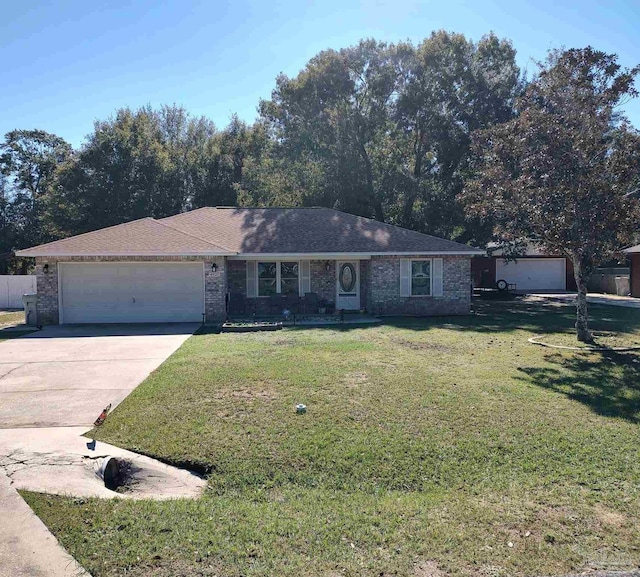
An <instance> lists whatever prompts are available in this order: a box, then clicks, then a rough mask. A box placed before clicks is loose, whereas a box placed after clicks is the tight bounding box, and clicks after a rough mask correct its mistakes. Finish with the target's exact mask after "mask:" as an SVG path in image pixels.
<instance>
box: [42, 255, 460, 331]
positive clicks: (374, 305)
mask: <svg viewBox="0 0 640 577" xmlns="http://www.w3.org/2000/svg"><path fill="white" fill-rule="evenodd" d="M402 258H411V257H402ZM416 258H420V257H416ZM158 261H170V262H204V270H205V313H206V320H207V322H217V321H220V320H223V319H224V318H225V317H226V298H227V293H228V292H234V293H239V294H242V295H246V264H245V261H230V260H227V259H225V258H223V257H220V258H215V259H213V258H211V257H198V256H190V257H64V258H60V259H55V258H46V257H38V258H37V259H36V280H37V287H38V289H37V290H38V305H37V307H38V324H42V325H49V324H58V322H59V310H58V262H158ZM214 261H215V263H216V265H217V268H216V271H215V272H214V271H212V270H211V265H212V263H213V262H214ZM45 263H46V264H48V265H49V271H48V272H47V273H46V274H45V273H44V272H43V266H44V264H45ZM326 263H327V261H325V260H312V261H311V266H310V269H311V292H315V293H317V294H318V297H319V298H320V299H325V300H328V301H331V302H333V303H335V300H336V263H335V261H333V260H330V261H329V270H327V268H326ZM470 283H471V268H470V258H469V257H463V256H443V292H444V295H443V296H442V297H401V296H400V257H397V256H389V257H387V256H383V257H372V258H371V260H362V261H360V295H361V297H360V298H361V300H360V302H361V307H363V308H366V310H367V311H368V312H370V313H373V314H376V315H444V314H468V313H469V309H470V304H471V295H470ZM255 301H256V302H255V305H256V307H257V309H256V311H257V312H258V313H259V312H260V304H259V303H260V301H261V299H255Z"/></svg>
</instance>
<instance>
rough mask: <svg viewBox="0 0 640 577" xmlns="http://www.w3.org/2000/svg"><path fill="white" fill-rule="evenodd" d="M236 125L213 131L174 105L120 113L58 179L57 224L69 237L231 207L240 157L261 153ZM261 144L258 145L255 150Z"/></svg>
mask: <svg viewBox="0 0 640 577" xmlns="http://www.w3.org/2000/svg"><path fill="white" fill-rule="evenodd" d="M253 136H254V132H253V130H252V129H251V128H250V127H248V126H247V125H246V124H245V123H243V122H241V121H240V120H238V119H237V118H235V117H234V118H232V120H231V123H230V124H229V126H228V127H227V128H226V129H225V130H223V131H218V130H217V129H216V127H215V125H214V124H213V122H211V121H210V120H208V119H206V118H204V117H198V118H194V117H191V116H190V115H189V114H188V113H187V111H186V110H184V109H183V108H181V107H178V106H163V107H161V108H160V109H158V110H154V109H152V108H151V107H149V106H146V107H143V108H140V109H138V110H135V111H133V110H131V109H129V108H124V109H120V110H118V111H117V112H116V114H115V116H114V117H112V118H109V119H107V120H105V121H98V122H96V123H95V129H94V132H93V133H92V134H91V135H89V137H88V139H87V142H86V143H85V144H84V146H83V147H82V149H81V150H80V152H79V153H78V155H77V158H76V159H75V161H74V162H72V163H67V164H66V165H65V166H64V167H62V168H61V170H60V171H59V174H58V178H57V180H56V187H55V191H56V192H55V197H56V206H57V210H56V212H55V222H56V225H57V226H58V228H59V229H60V230H61V231H65V233H66V234H77V233H79V232H86V231H88V230H95V229H98V228H102V227H105V226H110V225H113V224H118V223H121V222H127V221H130V220H134V219H138V218H144V217H147V216H151V217H154V218H162V217H165V216H169V215H172V214H176V213H178V212H181V211H184V210H188V209H192V208H198V207H201V206H205V205H235V204H236V202H237V191H236V185H237V184H238V183H239V182H240V181H241V179H242V172H243V166H244V161H245V158H246V156H247V155H248V154H252V153H253V151H254V148H255V147H256V146H257V147H258V148H259V146H260V144H259V140H260V139H257V140H256V139H254V137H253ZM256 142H258V144H255V143H256Z"/></svg>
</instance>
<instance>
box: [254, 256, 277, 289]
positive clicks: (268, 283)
mask: <svg viewBox="0 0 640 577" xmlns="http://www.w3.org/2000/svg"><path fill="white" fill-rule="evenodd" d="M277 267H278V263H277V262H259V263H258V296H261V297H269V296H271V295H274V294H276V292H277V290H276V289H277V287H278V275H277V270H278V268H277Z"/></svg>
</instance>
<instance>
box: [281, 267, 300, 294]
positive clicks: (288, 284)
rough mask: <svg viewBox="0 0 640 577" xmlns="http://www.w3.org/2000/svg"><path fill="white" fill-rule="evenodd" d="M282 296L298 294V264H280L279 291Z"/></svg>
mask: <svg viewBox="0 0 640 577" xmlns="http://www.w3.org/2000/svg"><path fill="white" fill-rule="evenodd" d="M278 292H279V293H281V294H283V295H297V294H298V263H297V262H281V263H280V290H279V291H278Z"/></svg>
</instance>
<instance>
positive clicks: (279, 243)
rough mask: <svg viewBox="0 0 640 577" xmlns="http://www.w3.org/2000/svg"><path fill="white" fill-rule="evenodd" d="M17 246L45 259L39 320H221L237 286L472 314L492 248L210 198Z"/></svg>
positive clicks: (350, 305) (261, 296)
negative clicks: (479, 271)
mask: <svg viewBox="0 0 640 577" xmlns="http://www.w3.org/2000/svg"><path fill="white" fill-rule="evenodd" d="M16 254H17V255H18V256H22V257H35V259H36V276H37V286H38V303H37V313H38V322H39V323H40V324H58V323H60V324H63V323H67V324H75V323H126V322H185V321H202V320H206V321H207V322H214V321H220V320H222V319H224V318H225V317H226V316H227V307H228V303H229V296H230V295H241V298H244V299H246V301H248V302H251V303H253V304H260V303H265V302H268V301H269V299H273V298H280V297H282V296H284V295H291V296H292V298H293V296H296V297H301V298H304V297H305V295H315V296H316V297H317V298H319V299H323V300H325V301H331V302H332V303H333V304H334V306H335V308H336V309H339V310H340V309H342V310H362V309H366V310H367V311H368V312H370V313H373V314H376V315H396V314H401V315H435V314H467V313H468V312H469V307H470V298H471V297H470V292H471V291H470V286H471V264H470V261H471V257H473V256H474V255H480V254H483V251H481V250H479V249H475V248H472V247H469V246H467V245H464V244H459V243H456V242H452V241H450V240H445V239H441V238H436V237H433V236H429V235H426V234H421V233H418V232H415V231H411V230H407V229H403V228H399V227H397V226H392V225H389V224H384V223H381V222H377V221H375V220H370V219H367V218H363V217H359V216H354V215H351V214H346V213H344V212H340V211H337V210H331V209H327V208H234V207H217V208H213V207H205V208H200V209H197V210H193V211H191V212H185V213H182V214H178V215H175V216H172V217H169V218H163V219H158V220H155V219H152V218H144V219H141V220H136V221H133V222H128V223H125V224H120V225H117V226H112V227H109V228H104V229H101V230H97V231H93V232H88V233H85V234H80V235H77V236H72V237H70V238H66V239H62V240H58V241H55V242H51V243H48V244H43V245H40V246H36V247H33V248H29V249H25V250H20V251H18V252H17V253H16ZM254 310H256V309H254ZM257 310H259V307H257Z"/></svg>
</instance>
